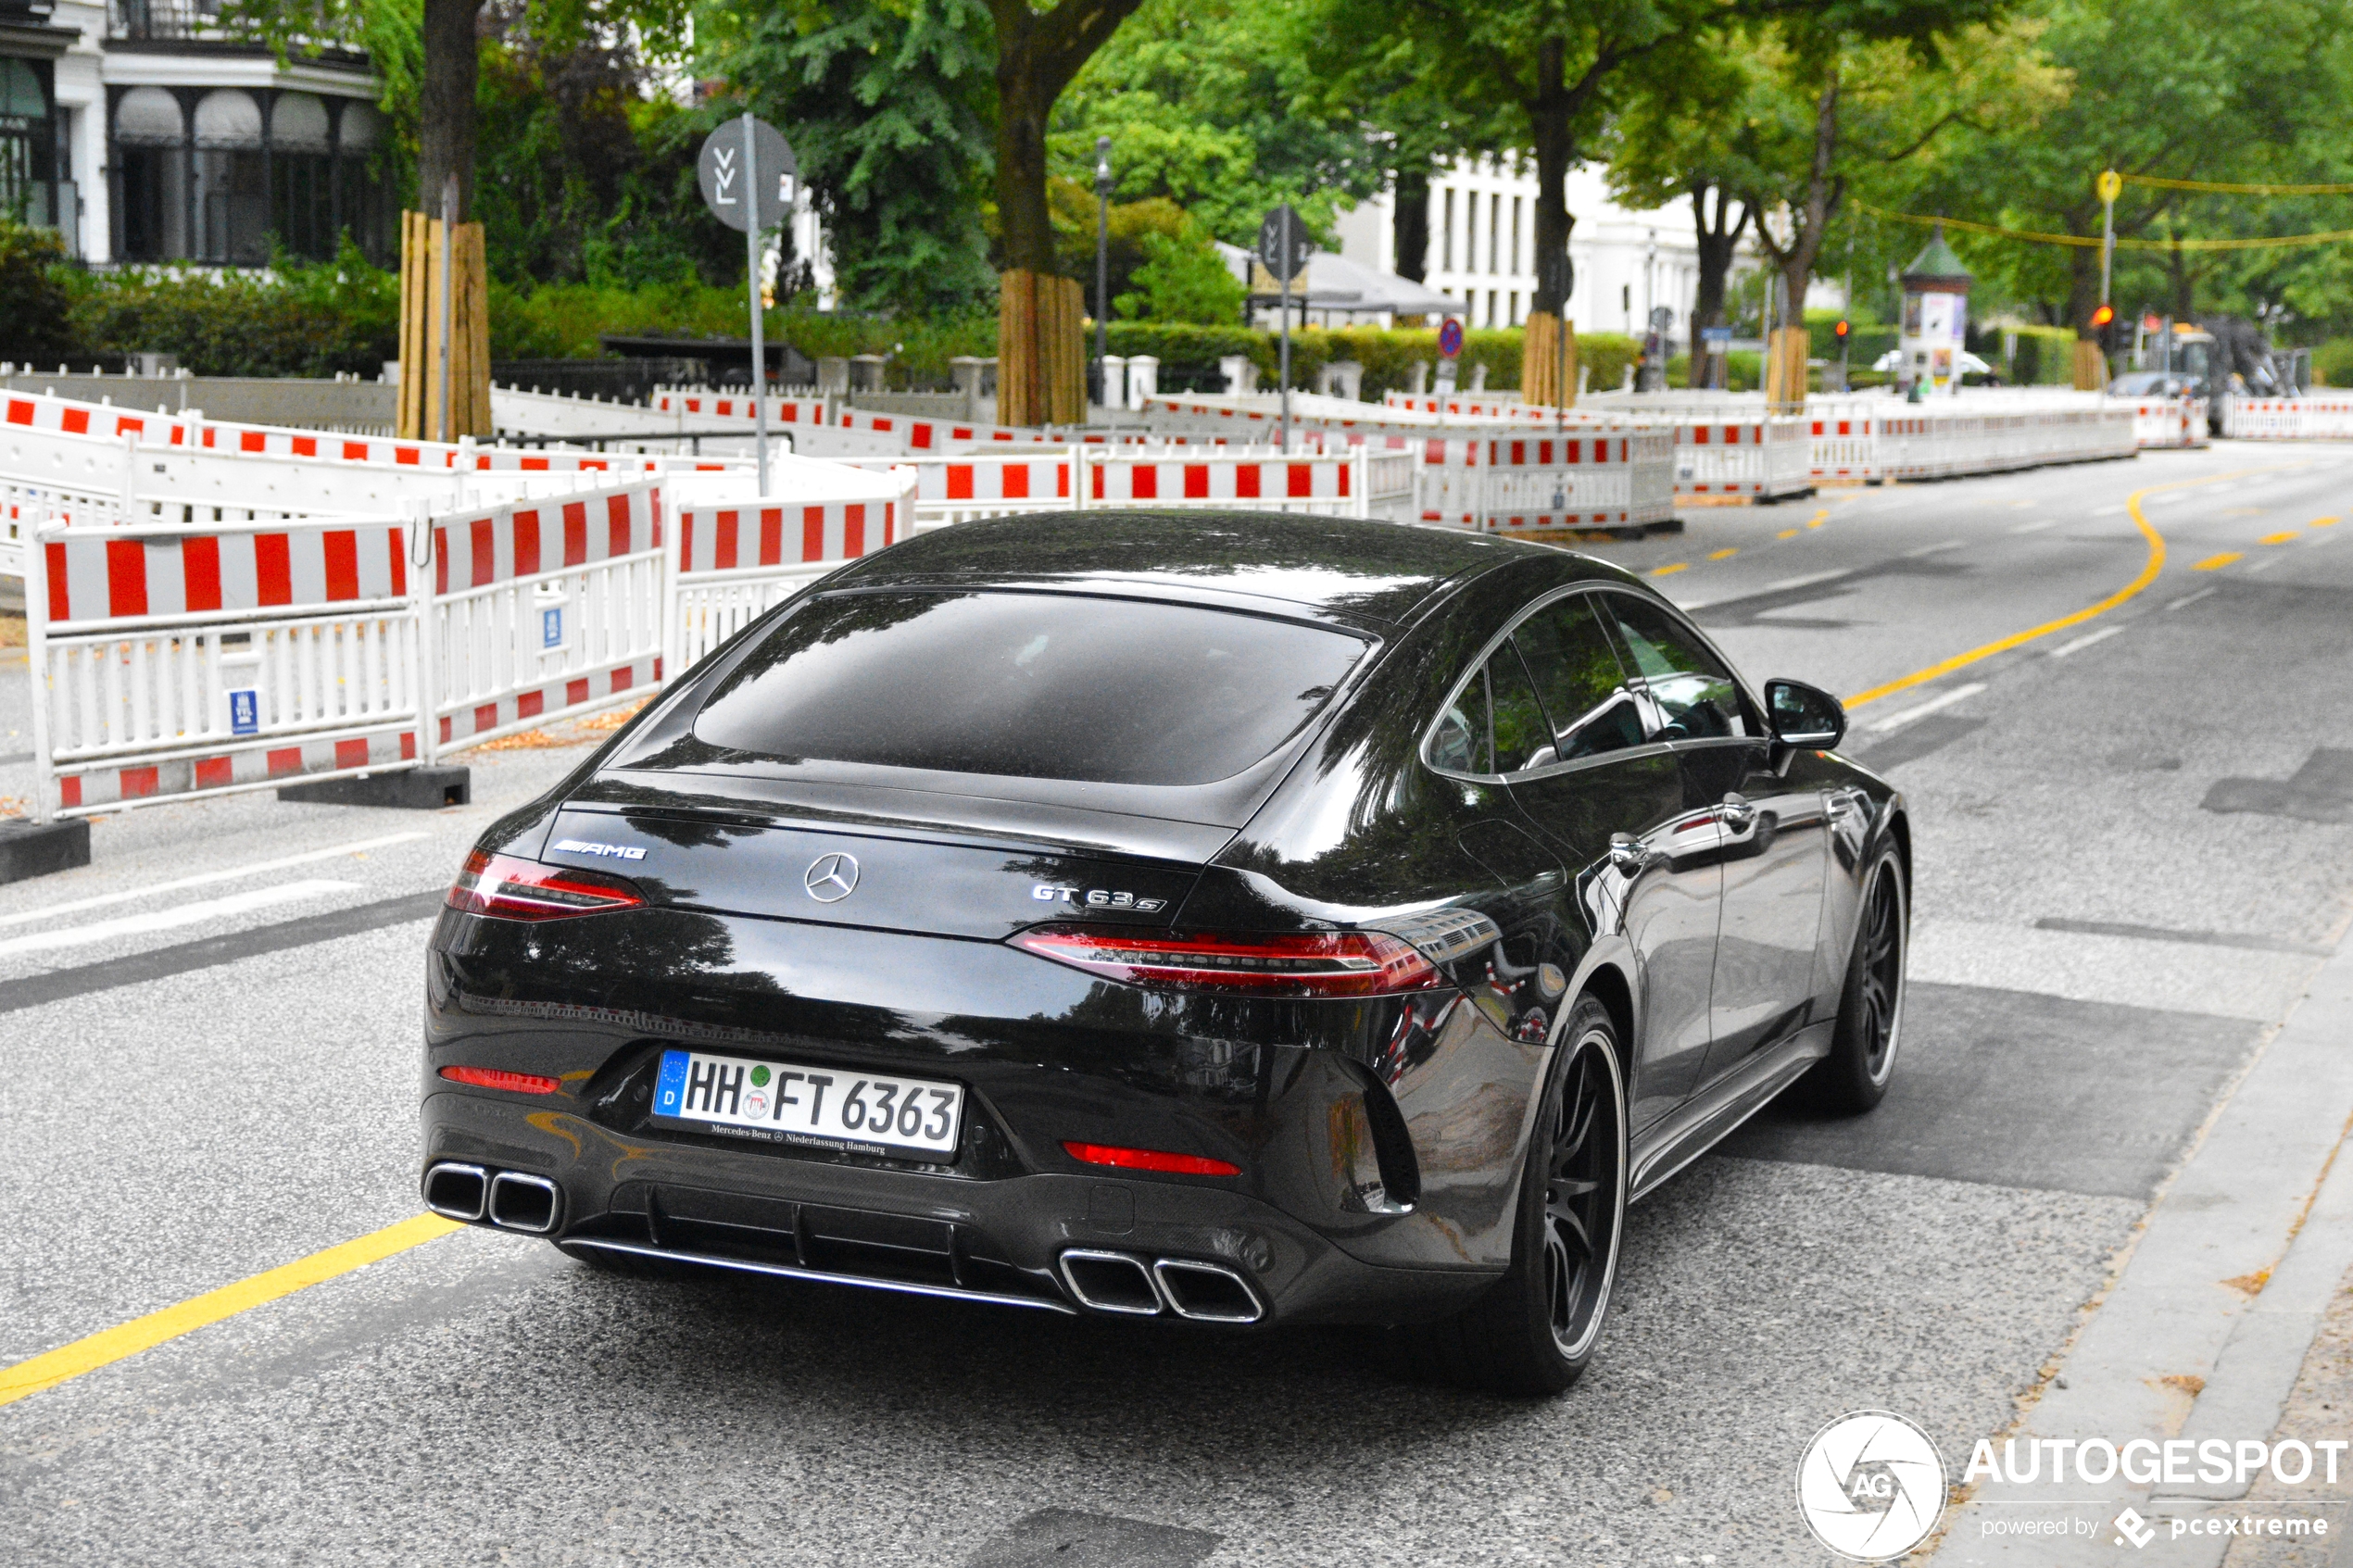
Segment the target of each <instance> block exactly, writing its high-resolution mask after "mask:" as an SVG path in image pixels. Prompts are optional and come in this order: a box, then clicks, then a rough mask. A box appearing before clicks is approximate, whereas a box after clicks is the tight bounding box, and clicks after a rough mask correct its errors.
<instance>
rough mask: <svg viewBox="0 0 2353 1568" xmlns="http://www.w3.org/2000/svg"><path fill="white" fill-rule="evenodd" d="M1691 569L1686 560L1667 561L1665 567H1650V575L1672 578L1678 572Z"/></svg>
mask: <svg viewBox="0 0 2353 1568" xmlns="http://www.w3.org/2000/svg"><path fill="white" fill-rule="evenodd" d="M1691 567H1692V563H1691V562H1689V561H1687V560H1678V561H1669V562H1667V564H1666V565H1665V566H1655V567H1652V568H1651V575H1652V576H1653V577H1672V576H1674V575H1675V573H1677V572H1679V571H1690V570H1691Z"/></svg>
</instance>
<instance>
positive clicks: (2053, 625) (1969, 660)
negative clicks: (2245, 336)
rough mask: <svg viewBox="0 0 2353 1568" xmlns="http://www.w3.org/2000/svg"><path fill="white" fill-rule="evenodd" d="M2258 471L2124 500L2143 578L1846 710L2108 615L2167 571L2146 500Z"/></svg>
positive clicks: (1880, 689) (1859, 699)
mask: <svg viewBox="0 0 2353 1568" xmlns="http://www.w3.org/2000/svg"><path fill="white" fill-rule="evenodd" d="M2257 471H2259V470H2254V469H2242V470H2238V471H2237V472H2234V473H2218V474H2214V475H2212V476H2211V477H2209V478H2206V479H2185V480H2182V481H2180V482H2178V483H2172V484H2152V485H2150V486H2148V487H2147V488H2146V489H2145V490H2135V491H2133V494H2131V495H2127V496H2126V497H2125V498H2124V506H2125V508H2126V509H2127V510H2128V511H2130V512H2131V513H2132V514H2133V527H2135V528H2137V529H2139V530H2140V531H2141V536H2142V537H2143V538H2145V539H2146V540H2147V541H2148V546H2149V553H2148V559H2147V560H2146V561H2145V562H2143V563H2142V566H2141V573H2140V575H2139V576H2137V577H2135V578H2133V581H2131V582H2130V583H2125V584H2124V586H2122V587H2121V588H2119V589H2118V590H2117V591H2116V592H2114V593H2113V594H2110V595H2109V596H2108V597H2106V598H2104V599H2102V600H2101V601H2100V602H2099V603H2097V604H2095V605H2087V606H2085V607H2084V608H2082V609H2079V610H2077V611H2076V612H2075V613H2074V614H2072V615H2062V616H2060V617H2059V618H2058V619H2057V621H2045V622H2043V624H2041V625H2040V626H2030V627H2028V628H2027V629H2026V630H2025V631H2023V632H2013V633H2010V634H2009V635H2008V636H2007V637H2002V638H1999V639H1997V640H1995V641H1994V642H1990V643H1987V644H1986V645H1985V646H1982V647H1974V648H1971V649H1969V652H1967V653H1957V654H1955V655H1954V656H1953V657H1952V658H1950V659H1941V660H1939V661H1938V662H1936V663H1934V664H1931V665H1930V666H1929V667H1928V668H1927V669H1925V670H1915V671H1912V672H1911V673H1910V674H1908V675H1904V676H1900V677H1898V678H1897V679H1895V680H1893V681H1889V682H1886V683H1884V684H1881V685H1876V686H1873V687H1872V688H1871V689H1870V690H1869V691H1866V692H1857V693H1856V694H1855V695H1854V696H1850V697H1848V698H1847V699H1846V706H1847V707H1849V708H1860V707H1862V706H1863V705H1864V704H1865V703H1867V702H1877V701H1878V700H1879V699H1880V698H1881V697H1883V696H1894V695H1895V694H1896V693H1897V692H1905V691H1909V690H1911V689H1912V688H1913V687H1914V686H1924V685H1926V684H1928V683H1929V682H1931V681H1933V680H1935V679H1936V678H1937V677H1938V676H1940V675H1950V674H1951V673H1952V672H1953V671H1956V670H1965V669H1967V668H1969V666H1970V665H1972V664H1975V663H1976V662H1977V661H1978V660H1980V659H1991V658H1993V657H1994V655H1995V654H1997V653H2007V652H2008V651H2009V650H2010V649H2012V648H2014V647H2019V646H2023V645H2025V644H2027V643H2031V642H2032V641H2033V640H2034V639H2035V638H2037V637H2047V636H2049V635H2050V634H2051V633H2054V632H2064V631H2066V630H2067V629H2068V628H2069V627H2070V626H2081V625H2082V624H2083V622H2085V621H2089V620H2091V619H2092V618H2093V617H2095V616H2100V615H2106V614H2107V613H2108V611H2109V610H2111V609H2114V608H2116V607H2117V606H2118V605H2120V604H2122V603H2123V602H2124V601H2125V600H2127V599H2129V598H2131V597H2133V595H2135V594H2138V593H2139V592H2140V591H2141V590H2142V589H2144V588H2145V587H2147V586H2148V585H2149V584H2150V583H2154V582H2156V581H2157V574H2158V572H2160V571H2164V570H2165V535H2163V534H2162V533H2158V531H2157V530H2156V529H2155V528H2154V527H2152V526H2150V524H2149V520H2148V514H2147V513H2146V512H2144V511H2143V510H2141V498H2142V497H2143V496H2145V495H2156V494H2157V493H2158V491H2160V490H2186V489H2189V488H2190V487H2191V486H2193V485H2198V484H2219V483H2221V482H2222V481H2223V480H2226V479H2238V478H2241V477H2243V476H2244V475H2246V474H2248V473H2253V472H2257ZM2233 559H2235V557H2233ZM2200 564H2204V563H2200Z"/></svg>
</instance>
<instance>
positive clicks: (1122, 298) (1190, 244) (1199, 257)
mask: <svg viewBox="0 0 2353 1568" xmlns="http://www.w3.org/2000/svg"><path fill="white" fill-rule="evenodd" d="M1143 251H1144V260H1143V263H1142V264H1141V265H1140V266H1139V267H1138V268H1137V269H1136V270H1135V273H1134V274H1133V277H1134V282H1135V287H1134V289H1133V290H1132V292H1129V293H1126V294H1122V295H1115V296H1114V298H1113V300H1112V307H1113V308H1114V309H1115V310H1117V311H1118V312H1119V315H1120V318H1121V320H1129V321H1138V320H1141V321H1189V322H1194V323H1197V324H1199V325H1202V326H1222V325H1225V324H1227V323H1229V322H1233V321H1239V320H1240V319H1241V312H1242V299H1243V295H1244V293H1245V291H1244V289H1243V287H1242V281H1241V280H1240V279H1239V278H1237V277H1235V276H1234V274H1233V271H1232V270H1231V269H1229V268H1227V265H1226V258H1225V257H1223V256H1221V255H1219V254H1218V251H1217V246H1216V245H1215V244H1214V242H1213V241H1212V240H1211V239H1210V237H1209V235H1208V234H1207V233H1206V232H1203V231H1202V230H1201V229H1200V228H1199V227H1198V226H1197V225H1194V224H1191V223H1188V224H1187V225H1186V227H1185V229H1184V231H1183V232H1180V233H1176V234H1165V233H1149V234H1146V235H1145V236H1144V238H1143Z"/></svg>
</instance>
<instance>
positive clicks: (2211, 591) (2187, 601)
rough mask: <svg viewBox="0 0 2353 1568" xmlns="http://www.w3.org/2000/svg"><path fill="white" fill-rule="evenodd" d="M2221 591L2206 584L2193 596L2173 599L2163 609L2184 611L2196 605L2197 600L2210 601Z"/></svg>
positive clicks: (2184, 595)
mask: <svg viewBox="0 0 2353 1568" xmlns="http://www.w3.org/2000/svg"><path fill="white" fill-rule="evenodd" d="M2221 591H2222V590H2221V589H2220V588H2217V587H2214V586H2213V585H2211V584H2208V586H2206V587H2203V588H2200V589H2199V590H2198V591H2197V592H2196V593H2195V594H2183V596H2181V597H2180V598H2178V599H2175V600H2174V601H2173V602H2172V603H2171V604H2170V605H2167V606H2166V607H2165V608H2168V609H2186V608H2189V607H2190V606H2192V605H2194V604H2196V603H2197V601H2198V600H2200V599H2210V598H2212V597H2213V596H2215V595H2217V594H2219V593H2221Z"/></svg>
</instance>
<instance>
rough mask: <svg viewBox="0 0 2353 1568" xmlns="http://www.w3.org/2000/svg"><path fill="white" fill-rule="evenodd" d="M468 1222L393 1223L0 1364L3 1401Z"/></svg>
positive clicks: (432, 1218)
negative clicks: (11, 1363) (25, 1358)
mask: <svg viewBox="0 0 2353 1568" xmlns="http://www.w3.org/2000/svg"><path fill="white" fill-rule="evenodd" d="M460 1228H461V1227H460V1226H459V1224H458V1223H457V1222H456V1221H454V1220H445V1219H443V1218H442V1217H441V1216H440V1215H438V1214H419V1215H417V1216H416V1217H414V1218H413V1219H407V1220H402V1221H400V1222H399V1223H397V1224H390V1225H386V1226H385V1227H384V1229H382V1230H380V1231H373V1232H371V1233H370V1234H369V1235H367V1236H360V1237H359V1239H358V1240H356V1241H346V1242H344V1243H343V1244H342V1245H340V1246H336V1247H330V1248H327V1249H326V1250H325V1251H323V1252H313V1253H312V1254H311V1255H310V1256H309V1257H308V1258H297V1259H296V1260H295V1261H293V1262H291V1263H285V1264H282V1265H280V1266H279V1267H277V1268H274V1269H269V1270H265V1271H264V1272H262V1273H258V1274H255V1275H253V1276H252V1277H251V1278H249V1279H241V1280H239V1281H237V1283H236V1284H234V1285H224V1286H221V1287H220V1289H218V1290H208V1291H207V1292H205V1293H204V1294H203V1295H202V1296H197V1297H193V1298H190V1299H188V1300H185V1301H182V1302H181V1303H180V1304H179V1305H177V1306H173V1307H166V1308H164V1309H163V1310H162V1311H158V1312H149V1313H148V1314H147V1315H146V1316H145V1317H144V1318H133V1319H132V1320H131V1321H130V1322H129V1323H121V1324H119V1325H118V1326H116V1327H113V1328H107V1329H101V1330H99V1331H98V1332H97V1333H95V1334H93V1335H91V1336H88V1337H87V1338H83V1339H77V1340H75V1341H74V1342H73V1343H72V1344H70V1345H62V1346H59V1347H58V1348H57V1349H54V1350H51V1351H48V1352H47V1353H45V1354H44V1355H38V1356H34V1357H33V1358H32V1359H31V1360H30V1361H19V1362H17V1363H16V1364H15V1365H14V1366H11V1367H7V1368H5V1369H0V1405H6V1404H12V1403H14V1402H15V1401H16V1400H19V1399H23V1398H25V1396H27V1395H29V1394H38V1393H40V1392H41V1391H42V1390H43V1389H44V1388H54V1387H56V1386H57V1385H58V1384H60V1383H63V1382H65V1381H66V1380H67V1379H69V1378H74V1377H80V1376H81V1375H82V1374H83V1373H85V1372H95V1371H97V1370H98V1369H99V1368H100V1367H102V1366H111V1365H112V1364H113V1363H115V1362H116V1361H122V1360H123V1359H125V1358H126V1357H130V1356H135V1355H137V1354H139V1352H140V1351H142V1350H152V1349H154V1348H156V1347H157V1346H158V1345H160V1344H162V1343H164V1341H166V1340H168V1339H177V1338H179V1337H180V1336H182V1335H183V1334H189V1333H193V1332H194V1331H195V1330H196V1329H199V1328H202V1327H204V1326H205V1325H206V1324H207V1323H219V1322H220V1320H221V1319H223V1318H231V1317H234V1316H236V1315H237V1314H238V1313H239V1312H242V1311H246V1310H247V1309H248V1308H253V1307H258V1306H260V1305H261V1304H262V1303H264V1302H266V1301H275V1300H277V1299H278V1298H280V1297H282V1296H292V1295H293V1294H294V1293H295V1292H296V1291H297V1290H308V1288H310V1286H314V1285H321V1284H324V1283H325V1282H326V1281H328V1280H331V1279H334V1278H337V1277H338V1276H340V1275H343V1274H347V1273H351V1272H352V1271H353V1270H354V1269H361V1268H365V1267H367V1266H368V1265H369V1264H370V1263H373V1262H376V1261H379V1260H382V1259H384V1258H389V1257H391V1256H392V1255H393V1254H394V1253H396V1252H406V1251H407V1250H409V1248H412V1247H416V1246H419V1245H422V1243H424V1242H428V1241H431V1240H433V1238H434V1237H435V1236H447V1235H448V1234H449V1233H450V1232H451V1231H454V1230H458V1229H460Z"/></svg>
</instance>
